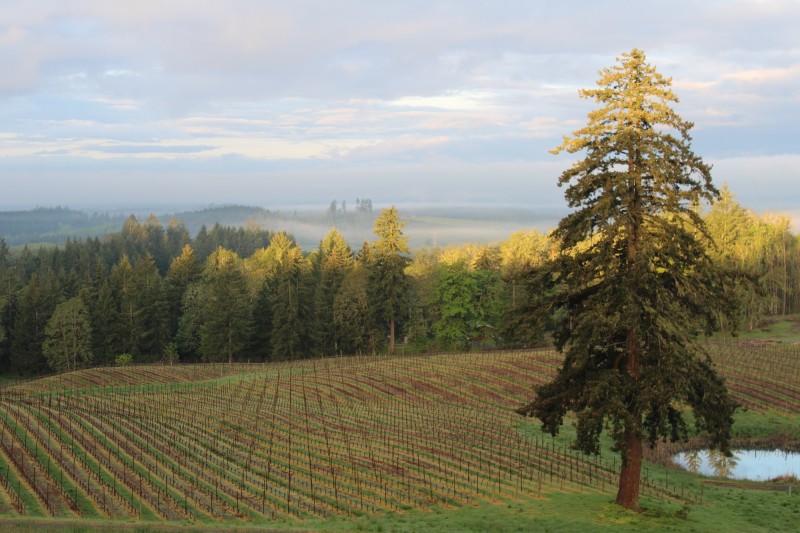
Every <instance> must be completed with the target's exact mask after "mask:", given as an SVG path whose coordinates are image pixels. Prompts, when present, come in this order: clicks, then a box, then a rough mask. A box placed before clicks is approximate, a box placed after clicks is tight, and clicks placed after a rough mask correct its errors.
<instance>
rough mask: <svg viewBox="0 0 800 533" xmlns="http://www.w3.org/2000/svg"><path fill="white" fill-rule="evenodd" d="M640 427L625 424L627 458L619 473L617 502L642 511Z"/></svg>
mask: <svg viewBox="0 0 800 533" xmlns="http://www.w3.org/2000/svg"><path fill="white" fill-rule="evenodd" d="M638 429H639V428H634V427H631V424H630V423H629V424H627V425H626V426H625V448H626V451H625V459H624V460H623V461H622V469H621V470H620V473H619V490H618V491H617V499H616V502H617V504H618V505H621V506H623V507H625V508H626V509H631V510H632V511H640V510H641V509H640V508H639V477H640V475H641V471H642V437H641V436H640V435H639V431H638Z"/></svg>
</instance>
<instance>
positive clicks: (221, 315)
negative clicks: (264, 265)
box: [200, 247, 251, 363]
mask: <svg viewBox="0 0 800 533" xmlns="http://www.w3.org/2000/svg"><path fill="white" fill-rule="evenodd" d="M203 280H204V281H203V283H204V285H205V291H204V296H205V298H204V300H203V303H202V322H201V324H200V354H201V356H202V358H203V360H205V361H228V362H229V363H230V362H233V360H234V359H236V358H238V357H239V356H240V355H242V352H243V350H244V349H245V348H246V347H247V342H248V340H249V336H250V318H251V309H250V306H251V298H250V294H249V291H248V287H247V280H246V278H245V276H244V271H243V269H242V266H241V261H240V259H239V257H238V256H237V255H236V254H234V253H233V252H230V251H228V250H225V249H224V248H222V247H220V248H218V249H217V251H216V252H214V253H213V254H211V255H210V256H209V258H208V260H207V261H206V266H205V269H204V271H203Z"/></svg>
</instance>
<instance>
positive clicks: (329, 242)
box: [313, 228, 354, 355]
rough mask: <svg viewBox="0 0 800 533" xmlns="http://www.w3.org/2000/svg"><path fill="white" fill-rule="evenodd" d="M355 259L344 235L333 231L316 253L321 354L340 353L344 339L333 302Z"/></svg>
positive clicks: (316, 324) (315, 328)
mask: <svg viewBox="0 0 800 533" xmlns="http://www.w3.org/2000/svg"><path fill="white" fill-rule="evenodd" d="M353 265H354V259H353V253H352V251H351V250H350V246H349V245H348V244H347V242H346V241H345V239H344V236H342V234H341V233H340V232H339V231H338V230H337V229H336V228H332V229H331V230H330V231H329V232H328V234H327V235H326V236H325V238H324V239H322V241H321V242H320V245H319V251H318V254H317V276H318V282H317V287H316V292H315V295H314V308H315V316H314V325H313V331H314V345H315V352H316V353H317V354H318V355H329V354H331V353H333V354H341V353H342V347H343V343H344V339H343V337H342V335H341V330H340V329H339V328H338V327H336V325H335V323H334V320H333V315H334V301H335V299H336V293H337V292H338V291H339V288H340V287H341V286H342V282H343V281H344V278H345V277H346V276H347V274H348V273H349V272H350V271H351V270H352V269H353Z"/></svg>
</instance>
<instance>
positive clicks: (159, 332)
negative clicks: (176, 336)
mask: <svg viewBox="0 0 800 533" xmlns="http://www.w3.org/2000/svg"><path fill="white" fill-rule="evenodd" d="M133 274H134V292H135V294H136V299H135V300H136V302H135V305H136V309H137V327H136V329H137V332H138V338H137V339H136V349H137V352H138V353H139V354H140V357H139V360H140V361H148V362H150V361H157V360H159V359H160V357H161V354H162V352H163V351H164V346H166V344H167V343H168V342H169V334H168V324H167V300H166V298H165V296H164V287H163V281H162V279H161V276H159V274H158V267H157V266H156V262H155V260H154V258H153V256H152V255H150V253H149V252H148V253H147V254H146V255H145V256H144V257H142V258H141V259H139V260H137V261H136V265H135V266H134V271H133Z"/></svg>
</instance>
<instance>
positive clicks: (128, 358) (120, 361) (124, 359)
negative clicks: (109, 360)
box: [114, 353, 133, 366]
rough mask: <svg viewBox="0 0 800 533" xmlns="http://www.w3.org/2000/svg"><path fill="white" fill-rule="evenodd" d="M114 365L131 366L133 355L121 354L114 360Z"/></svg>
mask: <svg viewBox="0 0 800 533" xmlns="http://www.w3.org/2000/svg"><path fill="white" fill-rule="evenodd" d="M114 364H115V365H117V366H130V365H132V364H133V355H131V354H130V353H121V354H119V355H118V356H116V357H115V358H114Z"/></svg>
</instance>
